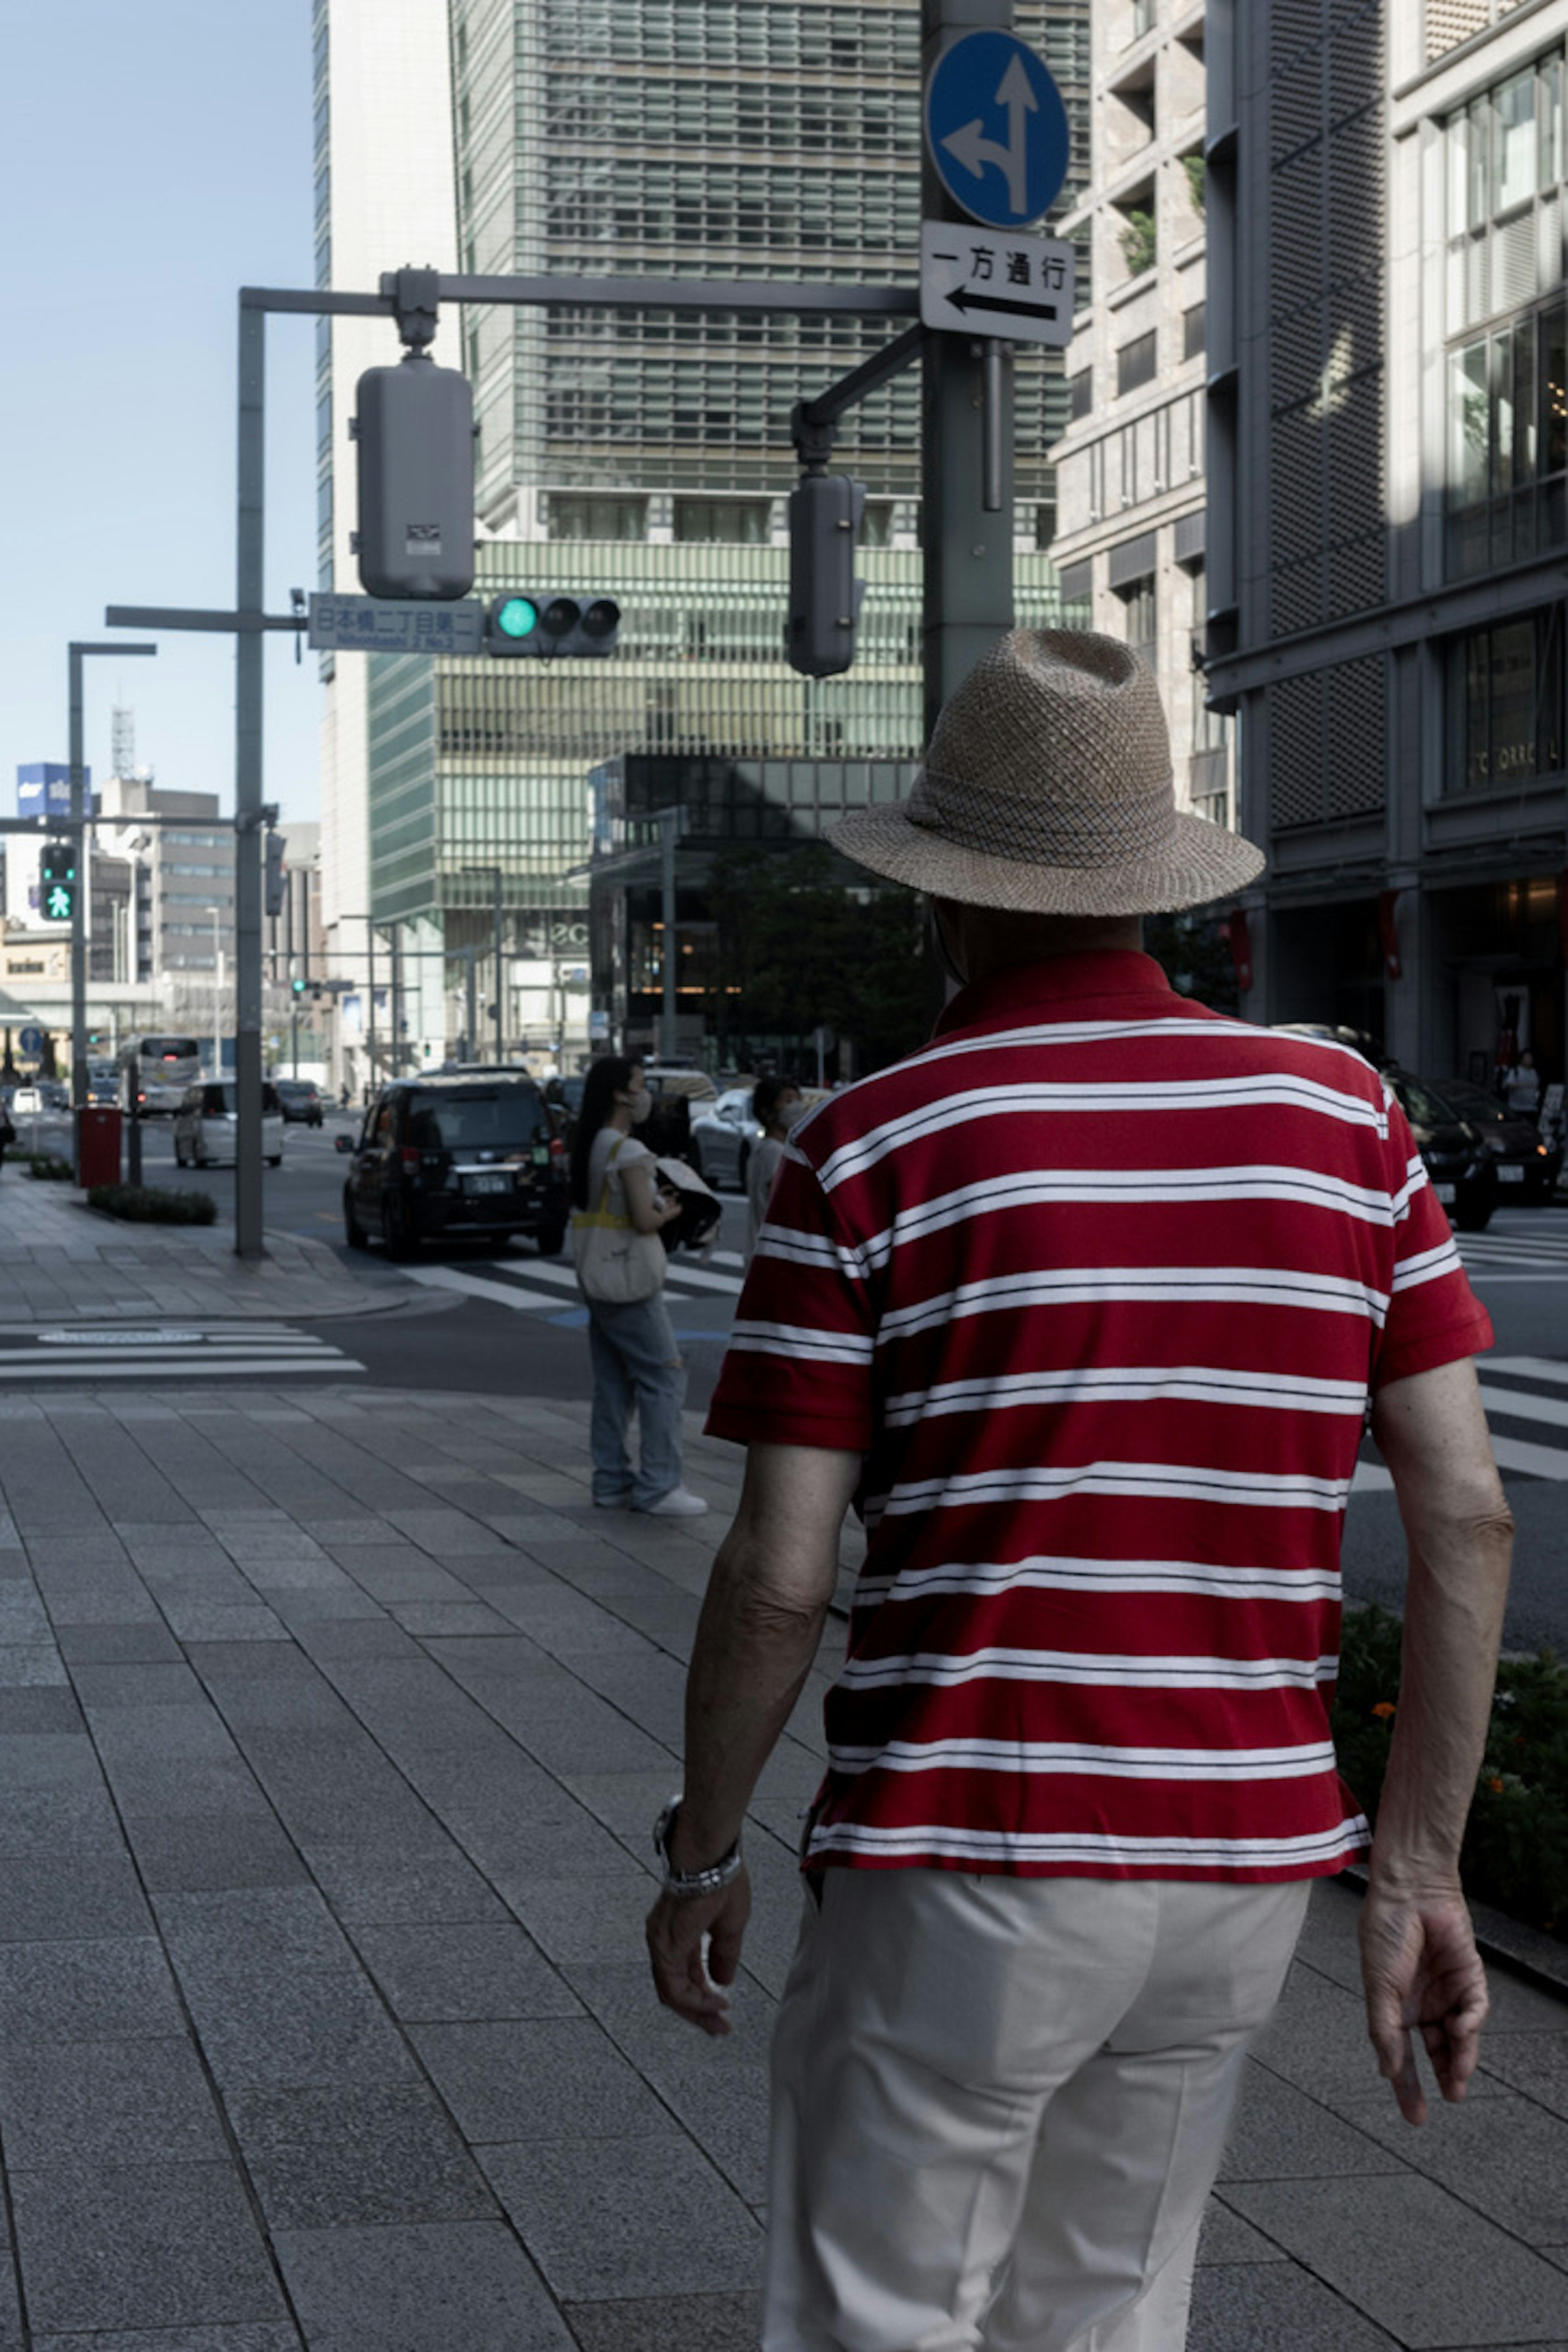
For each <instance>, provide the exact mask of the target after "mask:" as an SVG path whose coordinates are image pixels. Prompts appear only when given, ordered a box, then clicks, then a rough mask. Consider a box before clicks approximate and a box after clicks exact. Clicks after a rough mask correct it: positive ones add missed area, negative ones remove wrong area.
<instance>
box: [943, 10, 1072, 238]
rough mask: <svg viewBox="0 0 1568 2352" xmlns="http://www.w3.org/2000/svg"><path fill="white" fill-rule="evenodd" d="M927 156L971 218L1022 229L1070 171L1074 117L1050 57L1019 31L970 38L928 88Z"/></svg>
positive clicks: (947, 53)
mask: <svg viewBox="0 0 1568 2352" xmlns="http://www.w3.org/2000/svg"><path fill="white" fill-rule="evenodd" d="M925 134H926V152H928V154H929V155H930V157H931V163H933V165H934V166H935V168H936V171H937V173H938V176H939V177H940V178H941V181H942V186H943V187H944V188H945V189H946V190H947V193H948V194H949V195H950V196H951V197H952V201H953V203H954V204H955V205H959V206H960V207H961V208H962V209H963V211H964V212H966V213H967V214H968V215H969V217H970V219H971V220H977V221H982V222H984V225H985V226H986V227H988V228H1022V227H1023V226H1025V224H1026V222H1028V221H1037V220H1038V219H1039V217H1040V215H1042V213H1044V212H1046V211H1047V210H1048V209H1049V207H1050V206H1051V205H1053V204H1054V203H1055V201H1056V199H1057V196H1058V194H1059V193H1060V190H1061V184H1062V182H1063V181H1064V180H1065V179H1066V177H1067V170H1068V113H1067V108H1066V106H1065V105H1064V104H1063V103H1062V94H1061V92H1060V90H1059V89H1058V88H1057V86H1056V83H1055V82H1054V81H1053V79H1051V75H1050V72H1049V70H1048V69H1047V67H1046V65H1045V63H1044V62H1043V60H1042V59H1041V58H1037V56H1036V54H1035V52H1034V50H1033V49H1031V48H1030V47H1028V46H1027V44H1026V43H1025V42H1023V41H1020V40H1019V39H1018V38H1017V37H1016V35H1014V34H1012V33H1001V32H977V33H965V34H964V35H963V37H961V38H960V39H959V40H956V41H954V42H953V44H952V47H951V48H949V49H944V50H943V52H942V56H941V57H940V58H938V59H937V61H936V64H935V65H934V66H933V67H932V68H931V80H930V81H929V83H928V84H927V85H926V101H925Z"/></svg>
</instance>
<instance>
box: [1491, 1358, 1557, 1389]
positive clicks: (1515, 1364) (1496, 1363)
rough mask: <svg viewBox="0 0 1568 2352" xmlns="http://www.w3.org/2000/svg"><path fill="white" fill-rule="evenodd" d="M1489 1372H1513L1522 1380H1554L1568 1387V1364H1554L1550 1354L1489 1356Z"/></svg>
mask: <svg viewBox="0 0 1568 2352" xmlns="http://www.w3.org/2000/svg"><path fill="white" fill-rule="evenodd" d="M1485 1369H1486V1370H1488V1371H1489V1372H1513V1373H1516V1374H1517V1375H1518V1377H1519V1378H1520V1379H1521V1380H1529V1381H1554V1382H1556V1383H1557V1384H1558V1385H1559V1386H1560V1387H1563V1388H1568V1364H1554V1363H1553V1362H1552V1359H1551V1358H1550V1356H1489V1357H1488V1358H1487V1360H1486V1367H1485Z"/></svg>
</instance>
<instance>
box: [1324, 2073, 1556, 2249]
mask: <svg viewBox="0 0 1568 2352" xmlns="http://www.w3.org/2000/svg"><path fill="white" fill-rule="evenodd" d="M1356 2120H1357V2122H1358V2123H1359V2126H1360V2128H1361V2130H1362V2131H1363V2132H1364V2133H1366V2134H1367V2135H1369V2136H1370V2137H1372V2138H1373V2139H1378V2140H1381V2141H1383V2142H1384V2145H1385V2146H1386V2147H1388V2148H1389V2149H1390V2150H1391V2151H1392V2153H1393V2154H1394V2157H1395V2158H1397V2159H1398V2160H1400V2161H1401V2162H1402V2163H1403V2164H1404V2165H1405V2166H1407V2167H1408V2168H1410V2170H1412V2171H1414V2172H1419V2173H1421V2174H1423V2175H1424V2176H1425V2178H1426V2179H1428V2180H1436V2181H1437V2182H1439V2183H1440V2184H1441V2186H1442V2187H1443V2188H1445V2189H1451V2190H1452V2191H1453V2193H1454V2195H1455V2196H1456V2197H1458V2198H1459V2199H1461V2200H1462V2201H1463V2202H1464V2203H1465V2204H1467V2205H1472V2206H1474V2207H1475V2209H1476V2210H1477V2212H1479V2213H1485V2214H1488V2215H1489V2217H1490V2218H1491V2220H1492V2221H1499V2222H1500V2223H1501V2224H1502V2226H1503V2228H1504V2229H1505V2230H1508V2231H1510V2233H1511V2234H1512V2235H1513V2236H1514V2237H1516V2238H1522V2239H1523V2240H1524V2241H1525V2242H1526V2244H1527V2245H1532V2246H1535V2247H1537V2248H1540V2249H1542V2250H1544V2249H1545V2248H1547V2247H1550V2246H1555V2245H1561V2244H1562V2243H1563V2241H1564V2240H1565V2239H1568V2120H1565V2119H1564V2118H1563V2116H1560V2115H1553V2114H1552V2112H1551V2111H1550V2110H1549V2109H1547V2108H1545V2107H1542V2106H1538V2105H1536V2104H1535V2102H1534V2100H1533V2099H1531V2098H1514V2097H1510V2096H1508V2095H1503V2096H1500V2097H1496V2098H1489V2099H1465V2100H1463V2101H1461V2102H1460V2104H1459V2105H1458V2106H1449V2105H1446V2104H1443V2105H1439V2104H1438V2103H1437V2102H1436V2101H1434V2102H1432V2105H1431V2112H1430V2116H1429V2119H1428V2121H1427V2123H1426V2125H1425V2126H1423V2127H1422V2128H1421V2129H1419V2130H1412V2128H1411V2126H1409V2125H1408V2124H1407V2123H1405V2120H1404V2118H1403V2116H1401V2115H1400V2114H1399V2111H1398V2109H1397V2108H1396V2107H1395V2105H1394V2101H1393V2099H1392V2097H1390V2096H1389V2095H1387V2094H1386V2093H1385V2094H1384V2097H1383V2098H1382V2099H1369V2100H1368V2101H1367V2103H1366V2105H1365V2109H1364V2111H1360V2110H1358V2111H1357V2112H1356ZM1325 2169H1326V2168H1325Z"/></svg>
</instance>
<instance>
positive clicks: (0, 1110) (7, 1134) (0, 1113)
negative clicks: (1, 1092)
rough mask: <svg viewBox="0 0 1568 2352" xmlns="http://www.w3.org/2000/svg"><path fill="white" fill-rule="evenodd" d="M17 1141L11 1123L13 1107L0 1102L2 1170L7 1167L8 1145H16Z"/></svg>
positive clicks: (0, 1162)
mask: <svg viewBox="0 0 1568 2352" xmlns="http://www.w3.org/2000/svg"><path fill="white" fill-rule="evenodd" d="M15 1142H16V1128H15V1127H14V1126H13V1125H12V1123H11V1107H10V1105H9V1104H8V1103H3V1102H0V1168H4V1167H5V1148H6V1146H7V1144H12V1143H15Z"/></svg>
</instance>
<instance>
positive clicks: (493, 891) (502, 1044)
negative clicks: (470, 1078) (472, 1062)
mask: <svg viewBox="0 0 1568 2352" xmlns="http://www.w3.org/2000/svg"><path fill="white" fill-rule="evenodd" d="M462 870H463V872H464V873H465V874H488V875H489V880H490V927H491V934H492V939H493V943H494V950H495V961H496V1001H495V1025H496V1060H497V1061H498V1062H504V1061H505V1059H506V1038H505V1028H504V1024H505V1018H506V1013H505V986H504V982H503V980H502V976H501V937H500V916H501V882H502V879H503V877H504V873H505V869H504V867H502V866H464V867H463V869H462ZM473 1024H474V966H473V958H472V954H471V952H470V955H469V961H468V1027H469V1030H470V1032H471V1031H472V1028H473ZM468 1050H469V1052H470V1053H471V1054H472V1055H474V1057H475V1059H476V1060H477V1059H478V1058H479V1040H478V1038H477V1037H474V1036H472V1035H470V1037H469V1040H468Z"/></svg>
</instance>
